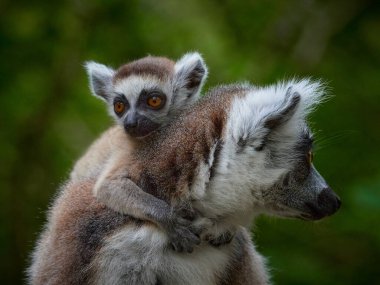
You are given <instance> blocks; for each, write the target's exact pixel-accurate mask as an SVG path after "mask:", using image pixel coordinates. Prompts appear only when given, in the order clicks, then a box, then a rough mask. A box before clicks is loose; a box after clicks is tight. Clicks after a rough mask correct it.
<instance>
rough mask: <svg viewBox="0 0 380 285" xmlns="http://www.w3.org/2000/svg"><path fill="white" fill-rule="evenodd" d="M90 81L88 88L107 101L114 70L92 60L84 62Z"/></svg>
mask: <svg viewBox="0 0 380 285" xmlns="http://www.w3.org/2000/svg"><path fill="white" fill-rule="evenodd" d="M85 67H86V70H87V74H88V77H89V81H90V89H91V92H92V94H93V95H95V96H97V97H99V98H101V99H103V100H104V101H108V100H109V99H110V94H109V90H110V89H111V85H112V77H113V75H114V73H115V71H114V70H113V69H112V68H109V67H107V66H105V65H104V64H99V63H96V62H94V61H89V62H86V63H85Z"/></svg>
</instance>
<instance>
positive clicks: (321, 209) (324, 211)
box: [305, 187, 342, 220]
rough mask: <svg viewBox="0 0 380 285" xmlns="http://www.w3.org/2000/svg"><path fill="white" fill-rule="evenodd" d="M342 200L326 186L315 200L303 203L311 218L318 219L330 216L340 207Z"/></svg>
mask: <svg viewBox="0 0 380 285" xmlns="http://www.w3.org/2000/svg"><path fill="white" fill-rule="evenodd" d="M341 204H342V202H341V201H340V198H339V197H338V195H336V194H335V193H334V191H332V190H331V188H329V187H327V188H325V189H323V190H322V191H321V192H320V193H319V195H318V197H317V199H316V200H315V202H307V203H306V204H305V205H306V207H307V209H308V212H309V214H310V215H311V218H312V219H313V220H319V219H322V218H324V217H326V216H331V215H332V214H334V213H335V212H336V211H338V209H339V208H340V206H341Z"/></svg>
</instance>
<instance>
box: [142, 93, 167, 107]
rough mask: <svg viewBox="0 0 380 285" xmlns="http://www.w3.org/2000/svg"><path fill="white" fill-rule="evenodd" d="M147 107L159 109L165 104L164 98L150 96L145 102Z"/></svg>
mask: <svg viewBox="0 0 380 285" xmlns="http://www.w3.org/2000/svg"><path fill="white" fill-rule="evenodd" d="M146 103H147V105H148V106H149V107H150V108H151V109H154V110H158V109H161V108H162V107H163V106H164V104H165V98H164V97H162V96H160V95H156V94H154V95H152V96H150V97H148V99H147V101H146Z"/></svg>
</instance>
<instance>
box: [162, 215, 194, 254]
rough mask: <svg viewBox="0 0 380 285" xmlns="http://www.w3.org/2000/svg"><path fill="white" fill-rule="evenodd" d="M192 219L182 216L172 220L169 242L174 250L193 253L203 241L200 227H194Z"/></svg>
mask: <svg viewBox="0 0 380 285" xmlns="http://www.w3.org/2000/svg"><path fill="white" fill-rule="evenodd" d="M191 225H192V221H191V220H187V219H184V218H181V217H177V218H174V219H173V220H172V225H171V229H170V230H169V231H168V235H169V243H170V245H171V247H172V249H173V250H174V251H177V252H188V253H191V252H193V250H194V247H195V246H196V245H199V244H200V243H201V239H200V233H199V232H198V229H196V228H193V227H192V226H191Z"/></svg>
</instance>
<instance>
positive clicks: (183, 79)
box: [173, 52, 208, 107]
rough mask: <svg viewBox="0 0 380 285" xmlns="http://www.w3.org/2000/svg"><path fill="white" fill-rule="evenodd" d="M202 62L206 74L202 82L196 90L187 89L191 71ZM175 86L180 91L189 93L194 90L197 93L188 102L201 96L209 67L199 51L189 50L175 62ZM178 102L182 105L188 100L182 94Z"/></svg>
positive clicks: (177, 103)
mask: <svg viewBox="0 0 380 285" xmlns="http://www.w3.org/2000/svg"><path fill="white" fill-rule="evenodd" d="M198 64H200V65H201V66H202V68H203V69H204V75H203V78H202V79H201V83H200V84H199V86H198V87H197V88H196V90H187V89H186V87H185V86H186V84H187V81H188V79H189V75H190V73H191V72H192V71H193V69H194V68H195V67H196V66H197V65H198ZM174 74H175V75H174V82H173V85H174V88H175V89H176V90H179V91H178V92H181V93H182V92H183V93H189V92H194V91H195V94H194V95H193V96H191V98H190V100H191V102H188V103H187V104H190V103H193V102H195V101H196V100H198V98H199V93H200V91H201V90H202V87H203V85H204V83H205V82H206V79H207V75H208V69H207V66H206V64H205V62H204V60H203V58H202V56H201V55H200V54H199V53H197V52H189V53H186V54H185V55H184V56H182V57H181V58H180V59H179V60H178V61H177V62H176V64H175V66H174ZM176 100H177V102H175V104H176V105H177V106H178V107H180V106H182V107H183V106H184V105H185V104H184V102H183V101H184V100H188V99H187V98H186V96H181V97H179V98H176Z"/></svg>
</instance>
